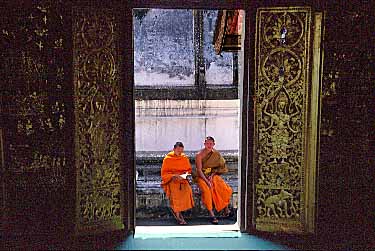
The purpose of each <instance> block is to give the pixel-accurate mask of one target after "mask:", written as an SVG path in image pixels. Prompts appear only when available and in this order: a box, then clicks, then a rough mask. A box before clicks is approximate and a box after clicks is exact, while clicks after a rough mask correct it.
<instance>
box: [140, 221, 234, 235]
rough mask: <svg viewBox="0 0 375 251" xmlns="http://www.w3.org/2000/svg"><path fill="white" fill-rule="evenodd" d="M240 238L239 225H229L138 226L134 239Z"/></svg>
mask: <svg viewBox="0 0 375 251" xmlns="http://www.w3.org/2000/svg"><path fill="white" fill-rule="evenodd" d="M189 237H191V238H199V237H201V238H214V237H220V238H238V237H241V232H240V228H239V226H238V224H237V223H235V224H229V225H184V226H137V227H136V228H135V233H134V239H152V238H189Z"/></svg>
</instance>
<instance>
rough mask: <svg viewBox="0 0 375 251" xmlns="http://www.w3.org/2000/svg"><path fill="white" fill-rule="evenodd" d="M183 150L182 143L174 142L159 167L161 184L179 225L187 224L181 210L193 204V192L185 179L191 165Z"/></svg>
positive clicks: (189, 172)
mask: <svg viewBox="0 0 375 251" xmlns="http://www.w3.org/2000/svg"><path fill="white" fill-rule="evenodd" d="M183 151H184V145H183V144H182V143H181V142H176V144H175V145H174V148H173V151H171V152H169V153H168V154H167V155H166V156H165V157H164V160H163V165H162V167H161V178H162V184H161V186H162V188H163V189H164V191H165V193H166V195H167V197H168V199H169V202H170V206H171V208H172V210H173V212H172V213H173V216H174V217H175V219H176V221H177V223H178V224H180V225H186V224H187V223H186V221H185V219H184V218H183V216H182V214H181V212H182V211H185V210H188V209H190V208H192V207H193V206H194V201H193V193H192V190H191V187H190V184H189V182H188V180H187V179H186V177H187V175H189V174H191V165H190V161H189V158H188V157H187V156H186V155H185V154H184V153H183Z"/></svg>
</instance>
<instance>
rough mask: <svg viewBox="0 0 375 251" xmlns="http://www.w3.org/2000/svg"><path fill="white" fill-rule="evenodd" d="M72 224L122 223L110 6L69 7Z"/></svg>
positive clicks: (100, 226)
mask: <svg viewBox="0 0 375 251" xmlns="http://www.w3.org/2000/svg"><path fill="white" fill-rule="evenodd" d="M73 16H74V21H73V47H74V48H73V65H74V93H75V95H74V103H75V104H74V105H75V121H76V122H75V147H76V148H75V151H76V153H75V158H76V172H77V202H76V203H77V204H76V230H77V231H78V232H85V231H92V230H101V231H104V230H110V229H120V228H123V223H122V207H123V206H122V205H123V203H122V197H121V192H120V188H121V185H120V183H121V179H120V176H121V175H120V124H119V123H120V122H119V114H120V97H121V94H120V93H121V91H120V81H119V55H118V54H117V49H118V47H117V44H116V42H117V39H118V30H117V23H116V19H115V16H114V14H113V12H111V11H110V10H109V9H108V10H103V9H100V10H98V9H94V8H76V9H74V11H73Z"/></svg>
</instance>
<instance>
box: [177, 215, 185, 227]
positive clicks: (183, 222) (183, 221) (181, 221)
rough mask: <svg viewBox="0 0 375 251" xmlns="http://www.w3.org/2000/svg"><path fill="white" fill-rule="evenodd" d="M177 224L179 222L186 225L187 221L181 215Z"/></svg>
mask: <svg viewBox="0 0 375 251" xmlns="http://www.w3.org/2000/svg"><path fill="white" fill-rule="evenodd" d="M178 224H180V225H187V222H186V221H185V219H184V217H182V215H181V217H180V222H179V223H178Z"/></svg>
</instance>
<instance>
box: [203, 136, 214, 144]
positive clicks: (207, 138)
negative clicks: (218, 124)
mask: <svg viewBox="0 0 375 251" xmlns="http://www.w3.org/2000/svg"><path fill="white" fill-rule="evenodd" d="M207 140H212V142H214V143H215V139H214V138H213V137H211V136H207V137H206V139H205V140H204V142H206V141H207Z"/></svg>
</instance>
